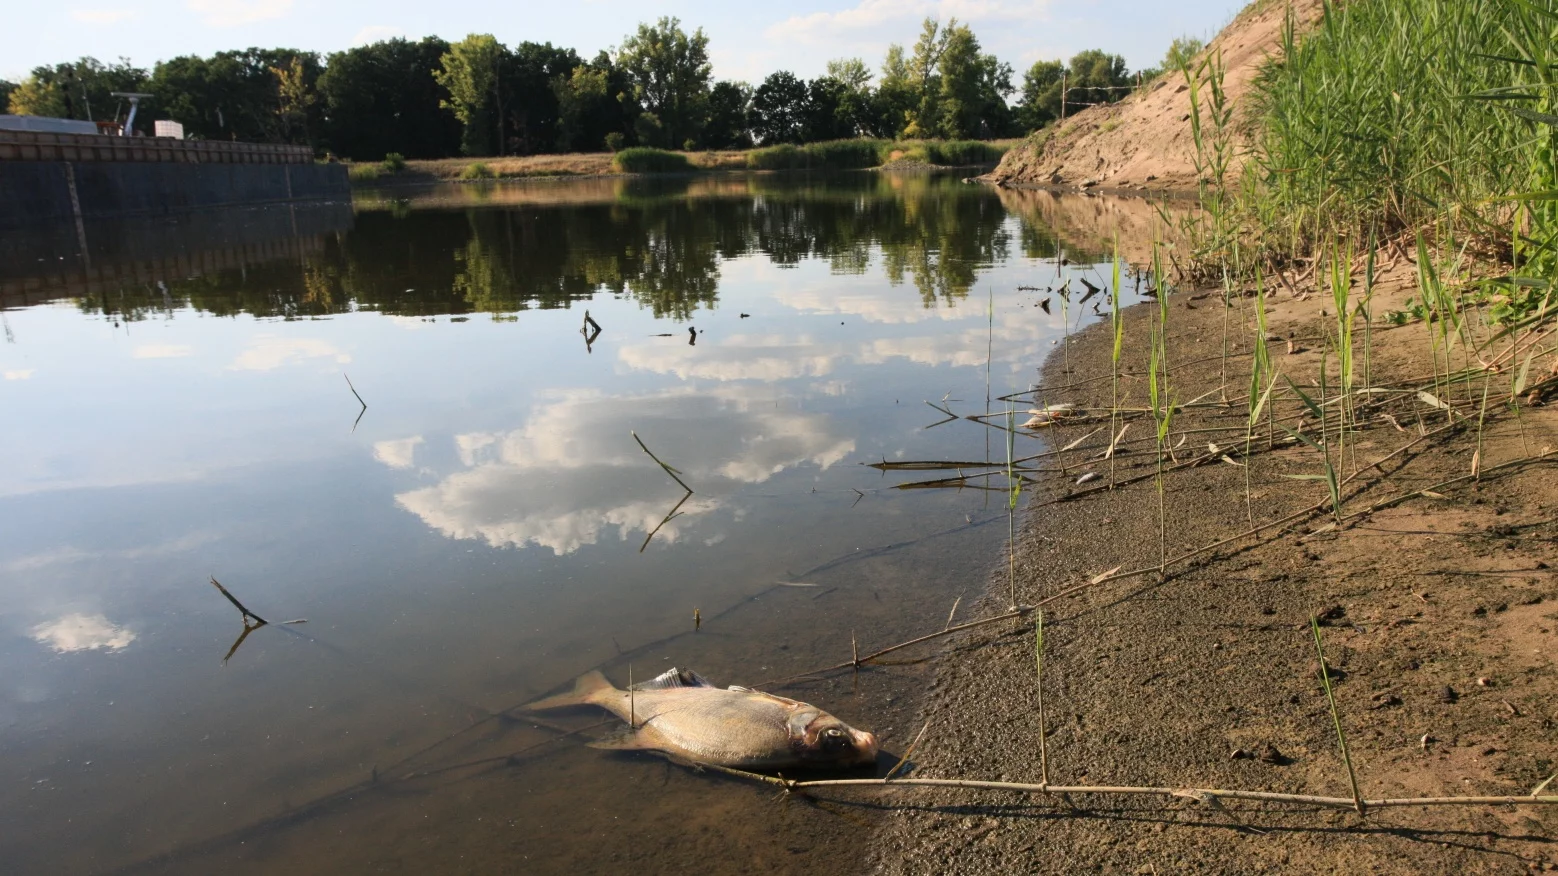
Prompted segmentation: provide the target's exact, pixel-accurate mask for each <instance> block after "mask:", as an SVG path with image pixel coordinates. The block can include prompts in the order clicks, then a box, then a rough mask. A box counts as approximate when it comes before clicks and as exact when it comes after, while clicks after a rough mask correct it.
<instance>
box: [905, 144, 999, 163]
mask: <svg viewBox="0 0 1558 876" xmlns="http://www.w3.org/2000/svg"><path fill="white" fill-rule="evenodd" d="M923 145H924V147H925V150H926V152H927V153H928V154H929V157H930V163H931V164H940V165H942V166H944V167H964V166H967V165H973V164H994V163H996V162H998V161H1000V160H1001V156H1003V155H1005V154H1006V150H1007V149H1008V148H1009V147H1007V146H1005V145H1002V144H996V143H986V142H984V141H983V140H926V141H925V142H924V144H923Z"/></svg>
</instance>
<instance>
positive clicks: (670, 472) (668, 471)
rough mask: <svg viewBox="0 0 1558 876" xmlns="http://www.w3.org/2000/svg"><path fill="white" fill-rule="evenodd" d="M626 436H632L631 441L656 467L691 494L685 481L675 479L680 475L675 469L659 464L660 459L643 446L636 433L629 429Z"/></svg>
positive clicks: (662, 463)
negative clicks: (635, 443)
mask: <svg viewBox="0 0 1558 876" xmlns="http://www.w3.org/2000/svg"><path fill="white" fill-rule="evenodd" d="M628 434H629V435H632V436H633V440H634V441H637V442H638V446H639V447H641V448H643V450H644V452H645V453H647V454H649V458H650V459H653V460H654V461H655V464H656V465H658V466H660V467H661V468H663V469H665V473H666V474H668V475H670V476H671V480H673V481H676V482H677V483H678V484H680V485H681V487H682V489H684V490H686V491H687V492H688V493H691V492H692V487H689V486H687V482H686V481H683V480H682V479H681V478H680V477H677V475H679V474H681V473H680V472H678V471H677V470H676V469H674V468H671V467H670V466H669V465H666V464H665V463H664V462H661V461H660V457H658V456H655V454H654V451H652V450H650V449H649V448H648V447H647V446H646V445H645V444H644V439H642V438H640V437H638V433H637V432H634V431H632V430H631V429H630V430H628Z"/></svg>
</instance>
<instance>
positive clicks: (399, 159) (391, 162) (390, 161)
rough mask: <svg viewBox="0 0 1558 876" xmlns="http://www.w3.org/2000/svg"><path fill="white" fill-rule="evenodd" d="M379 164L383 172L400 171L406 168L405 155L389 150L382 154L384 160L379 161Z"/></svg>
mask: <svg viewBox="0 0 1558 876" xmlns="http://www.w3.org/2000/svg"><path fill="white" fill-rule="evenodd" d="M379 166H380V167H382V168H384V172H385V173H400V172H401V171H402V170H405V169H406V156H404V155H401V154H400V153H399V152H391V153H389V154H388V155H386V156H384V160H383V161H382V162H380V163H379Z"/></svg>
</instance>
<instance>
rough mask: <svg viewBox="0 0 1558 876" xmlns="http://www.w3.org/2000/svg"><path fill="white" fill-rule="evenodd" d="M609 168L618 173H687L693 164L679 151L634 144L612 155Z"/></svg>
mask: <svg viewBox="0 0 1558 876" xmlns="http://www.w3.org/2000/svg"><path fill="white" fill-rule="evenodd" d="M611 169H612V170H615V171H616V172H618V173H687V172H689V171H691V170H692V169H693V166H692V163H691V162H689V161H688V160H687V156H685V155H682V154H681V153H679V152H667V151H665V150H664V149H651V148H649V147H648V146H634V147H633V148H631V149H624V150H622V151H621V152H618V153H617V154H616V155H613V156H612V158H611Z"/></svg>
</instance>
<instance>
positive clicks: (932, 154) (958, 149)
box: [747, 139, 1011, 170]
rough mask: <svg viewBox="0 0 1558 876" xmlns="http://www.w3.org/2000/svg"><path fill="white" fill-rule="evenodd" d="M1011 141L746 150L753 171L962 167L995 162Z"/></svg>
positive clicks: (837, 143)
mask: <svg viewBox="0 0 1558 876" xmlns="http://www.w3.org/2000/svg"><path fill="white" fill-rule="evenodd" d="M1010 148H1011V144H1010V143H986V142H983V141H979V140H906V141H897V142H894V141H892V140H867V139H856V140H825V141H822V142H818V143H807V144H806V145H804V146H795V145H792V144H789V143H781V144H779V145H777V146H768V147H765V148H762V149H754V150H753V151H751V152H749V153H747V166H748V167H750V168H752V169H754V170H820V169H828V170H853V169H858V168H865V167H880V166H881V165H884V164H887V163H888V162H891V161H897V162H904V163H912V164H936V165H942V166H947V167H963V166H967V165H974V164H994V163H995V162H997V161H1000V160H1001V156H1002V155H1005V154H1006V150H1007V149H1010Z"/></svg>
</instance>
